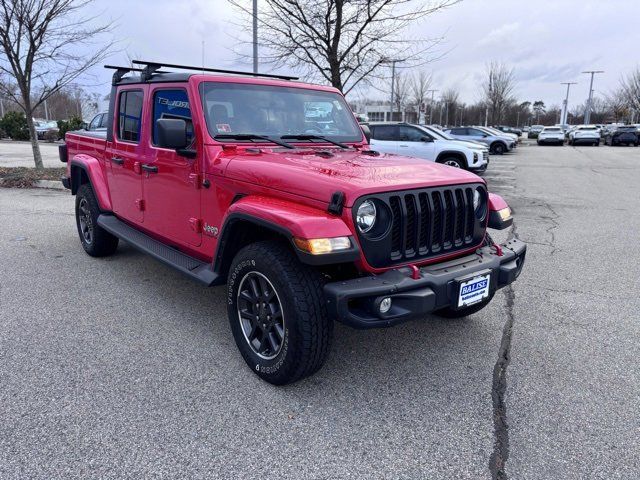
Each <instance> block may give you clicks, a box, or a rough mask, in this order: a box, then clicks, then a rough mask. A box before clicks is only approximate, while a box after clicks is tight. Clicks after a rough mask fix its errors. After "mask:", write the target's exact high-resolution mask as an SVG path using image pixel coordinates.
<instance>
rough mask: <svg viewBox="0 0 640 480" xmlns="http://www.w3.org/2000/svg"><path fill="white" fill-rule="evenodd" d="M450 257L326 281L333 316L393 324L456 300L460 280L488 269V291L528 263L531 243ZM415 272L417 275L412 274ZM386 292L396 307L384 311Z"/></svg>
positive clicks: (370, 324) (363, 324)
mask: <svg viewBox="0 0 640 480" xmlns="http://www.w3.org/2000/svg"><path fill="white" fill-rule="evenodd" d="M501 249H502V255H498V249H496V247H494V246H487V247H482V248H479V249H478V250H477V251H476V252H475V253H473V254H471V255H467V256H465V257H462V258H457V259H455V260H451V261H448V262H443V263H438V264H435V265H428V266H426V267H422V268H419V269H418V270H417V272H415V274H414V272H413V271H412V269H410V268H408V267H405V268H398V269H394V270H389V271H387V272H385V273H383V274H381V275H375V276H370V277H362V278H354V279H351V280H345V281H341V282H332V283H328V284H326V285H325V287H324V293H325V297H326V300H327V309H328V312H329V315H330V316H331V317H332V318H334V319H335V320H338V321H340V322H342V323H344V324H347V325H349V326H351V327H354V328H379V327H390V326H393V325H396V324H398V323H401V322H404V321H406V320H409V319H410V318H412V317H415V316H418V315H423V314H427V313H430V312H433V311H436V310H440V309H442V308H446V307H453V308H455V305H456V303H457V297H458V290H457V288H458V285H459V284H460V281H462V280H465V279H469V278H470V277H474V276H476V275H485V274H490V275H491V276H490V284H489V294H490V296H491V295H493V293H494V292H495V291H496V290H498V289H500V288H502V287H505V286H507V285H509V284H510V283H512V282H513V281H514V280H515V279H516V278H518V275H520V272H521V271H522V267H523V265H524V260H525V255H526V252H527V245H526V244H525V243H524V242H522V241H520V240H516V239H514V240H511V241H509V242H507V243H505V244H503V245H501ZM414 277H417V278H414ZM385 297H391V299H392V307H391V309H390V310H389V311H388V312H387V313H386V314H382V313H380V312H379V310H378V309H377V308H376V306H377V305H379V303H380V301H381V300H382V299H383V298H385Z"/></svg>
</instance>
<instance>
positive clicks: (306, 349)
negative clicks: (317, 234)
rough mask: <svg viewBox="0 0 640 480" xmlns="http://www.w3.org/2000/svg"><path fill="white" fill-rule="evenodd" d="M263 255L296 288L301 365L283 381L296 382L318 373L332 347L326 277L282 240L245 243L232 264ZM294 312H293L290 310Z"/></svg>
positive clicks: (289, 284) (298, 360)
mask: <svg viewBox="0 0 640 480" xmlns="http://www.w3.org/2000/svg"><path fill="white" fill-rule="evenodd" d="M252 258H254V259H255V258H260V259H263V260H265V261H266V262H267V263H269V264H270V265H271V266H272V267H273V268H275V269H276V270H278V271H279V272H278V273H279V275H281V276H282V277H283V278H284V279H286V280H285V281H286V282H287V284H288V286H289V288H291V290H293V292H294V298H293V299H292V301H291V302H292V303H293V304H294V305H295V307H296V310H297V314H298V316H299V318H298V324H299V328H300V331H301V332H302V351H300V352H298V354H297V356H296V358H295V362H296V363H297V365H298V368H297V369H295V370H294V371H293V373H292V374H291V375H290V376H289V377H288V378H287V379H286V382H283V383H293V382H296V381H298V380H300V379H302V378H304V377H308V376H310V375H313V374H314V373H316V372H317V371H318V370H319V369H320V368H321V367H322V365H323V364H324V363H325V361H326V359H327V356H328V355H329V351H330V348H331V339H332V337H333V321H331V320H330V319H329V316H328V314H327V308H326V303H325V299H324V294H323V288H324V280H323V277H322V276H321V275H320V273H319V272H317V271H316V270H314V269H312V268H311V267H308V266H306V265H303V264H301V263H300V261H299V260H298V258H297V257H296V256H295V255H294V254H293V252H291V250H290V249H288V248H287V247H286V246H285V245H284V244H283V243H282V242H279V241H262V242H256V243H253V244H251V245H248V246H246V247H244V248H243V249H242V250H241V251H240V252H239V253H238V254H237V255H236V258H235V259H234V261H233V265H232V266H231V271H234V269H235V265H236V263H238V262H242V261H243V260H246V259H252ZM289 315H291V314H289Z"/></svg>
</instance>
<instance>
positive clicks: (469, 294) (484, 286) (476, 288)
mask: <svg viewBox="0 0 640 480" xmlns="http://www.w3.org/2000/svg"><path fill="white" fill-rule="evenodd" d="M489 280H490V275H480V276H477V277H474V278H472V279H471V280H467V281H466V282H461V283H460V292H459V294H458V307H468V306H469V305H473V304H474V303H478V302H480V301H482V299H484V298H487V297H488V296H489V284H490V282H489Z"/></svg>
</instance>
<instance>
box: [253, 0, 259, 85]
mask: <svg viewBox="0 0 640 480" xmlns="http://www.w3.org/2000/svg"><path fill="white" fill-rule="evenodd" d="M253 73H258V0H253Z"/></svg>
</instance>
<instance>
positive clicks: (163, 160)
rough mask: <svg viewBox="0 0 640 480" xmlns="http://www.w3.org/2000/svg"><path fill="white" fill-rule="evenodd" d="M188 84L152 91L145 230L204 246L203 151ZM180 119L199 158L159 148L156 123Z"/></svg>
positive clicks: (144, 171) (144, 172) (157, 87)
mask: <svg viewBox="0 0 640 480" xmlns="http://www.w3.org/2000/svg"><path fill="white" fill-rule="evenodd" d="M186 87H187V85H186V84H170V85H167V84H161V85H154V86H151V87H150V92H149V95H150V98H151V102H150V105H152V107H151V112H150V115H151V119H150V122H149V123H150V129H151V135H149V144H148V146H147V151H146V155H145V159H144V162H143V164H142V166H141V168H142V181H143V184H144V199H145V228H148V229H151V230H152V231H153V232H155V233H157V234H159V235H162V236H163V237H166V238H168V239H171V240H172V241H174V242H176V243H179V244H182V245H193V246H198V245H200V243H201V242H202V233H201V229H202V225H201V220H200V218H201V211H200V192H201V191H200V185H201V183H202V182H201V173H202V172H201V163H202V162H201V159H202V155H203V151H202V148H199V147H198V146H197V145H196V138H195V135H194V129H193V121H192V117H191V105H192V103H191V99H190V98H189V95H188V93H187V89H186ZM160 118H178V119H183V120H184V121H185V122H186V123H187V137H188V139H189V140H191V142H192V145H191V147H190V148H193V149H195V150H196V151H197V154H196V158H186V157H184V156H181V155H178V154H177V153H176V151H175V150H173V149H168V148H160V147H158V146H157V143H158V133H157V129H156V120H158V119H160Z"/></svg>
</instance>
